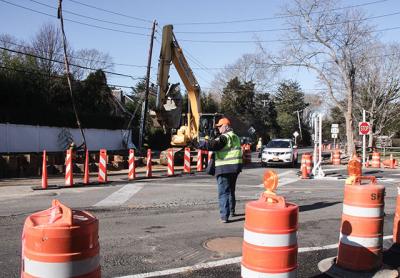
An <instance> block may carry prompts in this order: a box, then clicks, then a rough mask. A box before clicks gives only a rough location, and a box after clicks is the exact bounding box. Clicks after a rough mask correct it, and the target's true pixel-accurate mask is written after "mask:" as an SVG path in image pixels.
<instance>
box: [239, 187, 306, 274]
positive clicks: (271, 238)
mask: <svg viewBox="0 0 400 278" xmlns="http://www.w3.org/2000/svg"><path fill="white" fill-rule="evenodd" d="M298 212H299V208H298V206H297V205H295V204H292V203H287V202H286V201H285V199H284V198H283V197H281V196H276V195H274V194H268V193H263V194H262V195H261V197H260V199H259V200H257V201H251V202H249V203H247V204H246V210H245V213H246V220H245V224H244V235H243V251H242V265H241V275H242V277H243V278H246V277H275V275H276V277H296V272H297V249H298V247H297V225H298ZM269 275H271V276H269Z"/></svg>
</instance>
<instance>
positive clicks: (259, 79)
mask: <svg viewBox="0 0 400 278" xmlns="http://www.w3.org/2000/svg"><path fill="white" fill-rule="evenodd" d="M278 71H279V67H277V66H276V65H271V60H270V59H269V56H268V55H266V54H265V52H264V53H263V52H262V51H258V52H256V53H253V54H244V55H242V56H241V57H240V58H239V59H238V60H237V61H236V62H235V63H233V64H231V65H227V66H226V67H225V68H224V69H222V70H221V71H220V72H219V73H218V74H217V75H216V77H215V79H214V81H213V82H212V86H213V90H212V91H218V92H222V88H224V87H225V86H226V84H227V82H228V81H229V80H231V79H233V78H235V77H238V78H239V80H240V81H241V82H244V83H246V82H252V83H254V84H255V90H256V92H262V91H266V90H267V89H268V88H270V87H271V84H272V82H273V81H274V78H275V77H276V76H277V73H278Z"/></svg>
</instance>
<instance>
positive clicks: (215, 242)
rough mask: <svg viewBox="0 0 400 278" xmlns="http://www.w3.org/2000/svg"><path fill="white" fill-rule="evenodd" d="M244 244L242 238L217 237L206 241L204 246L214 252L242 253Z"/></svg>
mask: <svg viewBox="0 0 400 278" xmlns="http://www.w3.org/2000/svg"><path fill="white" fill-rule="evenodd" d="M242 243H243V238H241V237H217V238H213V239H209V240H207V241H205V242H204V244H203V246H204V247H205V248H206V249H208V250H210V251H214V252H220V253H239V252H241V251H242Z"/></svg>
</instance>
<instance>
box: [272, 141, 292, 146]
mask: <svg viewBox="0 0 400 278" xmlns="http://www.w3.org/2000/svg"><path fill="white" fill-rule="evenodd" d="M267 148H290V143H289V141H269V142H268V144H267Z"/></svg>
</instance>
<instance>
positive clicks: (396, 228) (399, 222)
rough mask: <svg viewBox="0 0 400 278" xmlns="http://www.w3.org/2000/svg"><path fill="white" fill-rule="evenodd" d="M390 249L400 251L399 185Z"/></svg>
mask: <svg viewBox="0 0 400 278" xmlns="http://www.w3.org/2000/svg"><path fill="white" fill-rule="evenodd" d="M390 250H392V251H395V252H396V253H400V187H397V199H396V212H395V214H394V220H393V246H392V248H390Z"/></svg>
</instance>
